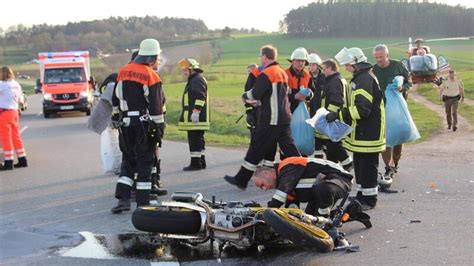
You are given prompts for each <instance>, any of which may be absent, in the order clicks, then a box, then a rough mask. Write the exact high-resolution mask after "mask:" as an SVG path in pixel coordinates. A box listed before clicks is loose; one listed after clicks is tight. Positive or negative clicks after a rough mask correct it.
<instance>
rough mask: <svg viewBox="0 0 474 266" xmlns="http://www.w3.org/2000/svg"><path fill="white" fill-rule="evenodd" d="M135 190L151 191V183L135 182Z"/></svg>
mask: <svg viewBox="0 0 474 266" xmlns="http://www.w3.org/2000/svg"><path fill="white" fill-rule="evenodd" d="M137 190H151V182H137Z"/></svg>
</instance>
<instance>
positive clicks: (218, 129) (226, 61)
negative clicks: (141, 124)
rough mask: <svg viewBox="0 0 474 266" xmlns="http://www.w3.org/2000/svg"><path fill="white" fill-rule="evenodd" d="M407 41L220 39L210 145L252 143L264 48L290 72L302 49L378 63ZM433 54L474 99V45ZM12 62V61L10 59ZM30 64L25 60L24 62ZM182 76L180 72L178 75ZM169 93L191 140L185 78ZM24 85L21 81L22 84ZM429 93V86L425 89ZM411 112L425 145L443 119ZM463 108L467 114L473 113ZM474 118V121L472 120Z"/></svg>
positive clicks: (172, 122)
mask: <svg viewBox="0 0 474 266" xmlns="http://www.w3.org/2000/svg"><path fill="white" fill-rule="evenodd" d="M403 41H406V39H402V38H398V39H385V40H382V39H377V38H369V39H346V38H326V39H321V38H299V39H296V38H292V37H287V36H283V35H269V34H265V35H238V36H233V38H232V39H230V40H224V39H220V40H214V41H213V42H215V44H216V45H215V46H216V48H217V49H216V51H214V54H215V55H217V57H216V58H214V59H213V62H214V63H213V64H212V65H207V66H204V67H203V68H204V70H205V72H204V76H205V77H207V78H208V83H209V95H210V102H211V109H212V112H211V120H212V125H211V131H210V132H208V133H206V140H207V142H208V143H212V144H217V145H225V146H241V145H246V144H248V142H249V140H248V134H249V133H248V130H247V129H246V127H245V119H242V120H241V121H240V122H239V123H237V124H236V123H235V121H236V120H237V118H238V117H239V116H240V115H241V113H242V112H243V111H244V109H243V104H242V103H241V102H240V95H241V94H242V92H243V87H244V84H245V81H246V78H247V74H246V67H247V65H248V64H250V63H259V59H258V54H259V48H260V47H261V46H262V45H265V44H273V45H275V46H276V47H277V48H278V52H279V58H278V61H279V62H280V63H281V64H282V66H283V67H285V68H286V67H288V66H289V62H288V61H287V60H286V59H287V58H289V56H290V54H291V52H292V51H293V50H294V49H295V48H297V47H301V46H303V47H305V48H306V49H307V50H308V51H309V52H317V53H319V54H320V56H321V57H322V58H323V59H325V58H330V57H333V56H334V55H335V54H336V53H337V52H338V51H339V50H340V49H341V48H343V47H353V46H358V47H361V48H365V49H364V52H365V53H366V55H367V57H368V58H369V61H371V62H373V58H372V47H373V46H374V45H376V44H379V43H385V44H387V45H389V44H391V43H399V42H403ZM430 47H431V50H432V52H433V53H437V52H438V51H439V54H443V55H445V56H446V57H447V59H448V60H449V61H450V63H451V65H452V66H453V68H455V69H456V70H458V73H459V76H460V77H461V78H462V79H463V81H464V83H465V85H466V97H469V98H471V99H474V64H473V63H474V52H473V50H474V49H473V47H474V41H473V40H470V41H462V42H452V41H451V42H439V43H430ZM389 48H390V55H391V57H392V58H395V59H401V58H404V57H405V55H406V54H405V51H406V49H407V45H403V46H389ZM9 61H10V60H9ZM23 62H24V61H23ZM13 67H14V69H15V71H20V72H22V71H25V72H30V71H38V70H37V67H38V65H36V64H32V65H25V64H18V65H13ZM92 71H93V73H94V75H96V76H98V77H100V76H103V75H105V74H106V73H108V72H110V70H109V69H108V68H107V66H105V65H104V64H103V63H102V62H101V61H100V60H98V59H94V60H92ZM173 73H179V71H173ZM341 73H342V74H343V76H345V77H346V79H350V74H349V73H347V72H346V71H345V70H342V71H341ZM162 78H163V80H164V89H165V93H166V96H167V110H168V113H167V124H168V126H167V129H166V134H165V138H166V139H172V140H185V139H186V135H185V132H180V131H178V130H177V127H176V125H177V120H178V115H179V112H180V108H181V107H180V101H181V95H182V92H183V89H184V85H185V84H184V82H182V80H183V78H182V77H181V76H180V75H179V74H173V75H163V77H162ZM20 81H21V80H20ZM421 91H422V92H423V87H422V89H421ZM409 107H410V110H411V112H412V114H413V118H414V120H415V123H416V124H417V126H418V129H419V130H420V133H421V135H422V140H423V139H426V138H428V137H429V136H431V135H432V134H434V133H435V132H436V131H437V130H438V128H439V127H440V126H441V119H440V118H439V117H438V116H437V115H436V114H435V113H434V112H432V111H430V110H428V109H427V108H425V107H423V106H420V105H418V104H416V103H413V102H409ZM462 109H463V108H461V114H462V115H464V114H468V113H465V111H463V110H462ZM471 117H474V116H471Z"/></svg>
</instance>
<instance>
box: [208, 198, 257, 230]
mask: <svg viewBox="0 0 474 266" xmlns="http://www.w3.org/2000/svg"><path fill="white" fill-rule="evenodd" d="M250 214H251V211H250V208H247V207H245V206H244V205H243V204H242V203H240V202H230V203H228V204H227V206H226V207H225V208H224V210H222V211H220V212H216V213H215V214H214V223H215V224H216V225H218V226H222V227H227V228H234V227H239V226H241V225H243V224H244V222H245V219H246V217H248V216H249V215H250Z"/></svg>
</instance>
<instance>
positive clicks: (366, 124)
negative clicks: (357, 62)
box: [340, 67, 385, 153]
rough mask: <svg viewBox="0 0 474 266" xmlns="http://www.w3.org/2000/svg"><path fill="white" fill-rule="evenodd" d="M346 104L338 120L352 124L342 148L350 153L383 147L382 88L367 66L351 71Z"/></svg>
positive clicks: (368, 151)
mask: <svg viewBox="0 0 474 266" xmlns="http://www.w3.org/2000/svg"><path fill="white" fill-rule="evenodd" d="M349 99H350V100H349V104H348V105H347V106H346V107H344V108H343V109H341V112H340V119H341V120H343V121H344V122H345V123H347V124H349V125H351V126H352V129H353V131H352V133H351V134H350V135H349V136H347V137H346V138H345V140H344V142H343V147H344V148H346V149H348V150H350V151H352V152H361V153H374V152H382V151H384V150H385V107H384V102H383V95H382V91H381V90H380V87H379V84H378V82H377V78H376V77H375V76H374V75H373V74H372V73H371V72H370V67H367V68H364V69H361V70H359V71H358V72H357V73H354V75H353V78H352V80H351V92H350V97H349Z"/></svg>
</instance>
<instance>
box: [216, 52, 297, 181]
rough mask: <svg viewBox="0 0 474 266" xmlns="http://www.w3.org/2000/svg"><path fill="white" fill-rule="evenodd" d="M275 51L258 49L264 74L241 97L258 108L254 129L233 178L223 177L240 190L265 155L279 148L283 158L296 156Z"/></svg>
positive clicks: (284, 78) (285, 87) (283, 75)
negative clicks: (277, 145) (242, 159)
mask: <svg viewBox="0 0 474 266" xmlns="http://www.w3.org/2000/svg"><path fill="white" fill-rule="evenodd" d="M276 59H277V49H276V48H275V47H273V46H271V45H266V46H263V47H261V48H260V60H261V63H262V66H264V70H263V71H262V72H261V73H260V74H259V75H258V77H257V79H256V81H255V86H254V88H253V89H251V90H249V91H247V92H245V93H244V94H243V95H242V100H243V101H244V102H245V101H250V102H253V103H255V104H256V105H258V106H259V111H258V114H257V123H258V124H257V127H256V131H255V135H254V137H253V138H252V139H251V141H250V147H249V149H248V150H247V154H246V155H245V160H244V162H243V163H242V166H241V167H240V170H239V172H238V173H237V174H236V175H235V176H229V175H226V176H224V179H225V180H226V181H227V182H229V183H230V184H232V185H234V186H237V187H238V188H240V189H242V190H244V189H246V188H247V184H248V181H249V180H250V178H251V177H252V175H253V172H254V171H255V170H256V169H257V164H258V163H259V162H260V161H261V160H262V159H263V158H264V155H265V153H266V152H268V151H269V150H270V149H273V147H274V146H275V144H276V143H278V144H279V146H280V149H281V151H282V154H283V155H284V156H286V157H290V156H299V155H300V154H299V152H298V149H297V148H296V146H295V144H294V142H293V139H292V138H291V131H290V119H291V112H290V105H289V101H288V84H287V80H288V77H287V75H286V73H285V71H284V70H283V69H282V68H281V67H280V65H279V64H278V62H277V61H276Z"/></svg>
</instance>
